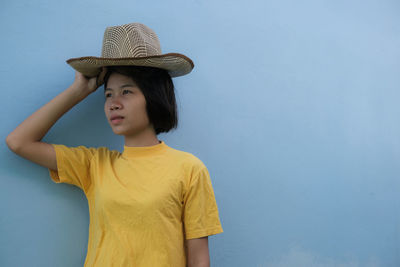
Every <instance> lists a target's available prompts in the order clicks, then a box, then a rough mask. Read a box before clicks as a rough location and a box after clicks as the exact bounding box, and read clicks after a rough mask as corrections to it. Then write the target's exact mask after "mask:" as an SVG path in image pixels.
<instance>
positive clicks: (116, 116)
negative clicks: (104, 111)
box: [110, 115, 124, 121]
mask: <svg viewBox="0 0 400 267" xmlns="http://www.w3.org/2000/svg"><path fill="white" fill-rule="evenodd" d="M123 118H124V117H122V116H118V115H114V116H111V119H110V120H112V121H113V120H115V119H123Z"/></svg>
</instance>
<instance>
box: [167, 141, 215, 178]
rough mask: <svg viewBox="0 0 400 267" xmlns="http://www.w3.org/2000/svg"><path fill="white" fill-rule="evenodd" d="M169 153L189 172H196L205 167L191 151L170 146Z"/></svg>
mask: <svg viewBox="0 0 400 267" xmlns="http://www.w3.org/2000/svg"><path fill="white" fill-rule="evenodd" d="M169 155H170V156H171V157H172V158H174V159H175V160H176V162H179V163H180V164H181V166H182V167H183V168H184V169H186V170H188V171H189V172H192V173H196V172H198V171H200V170H202V169H207V168H206V165H205V164H204V163H203V161H202V160H201V159H200V158H199V157H197V156H196V155H195V154H193V153H190V152H187V151H182V150H178V149H175V148H171V147H170V149H169Z"/></svg>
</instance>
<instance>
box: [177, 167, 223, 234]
mask: <svg viewBox="0 0 400 267" xmlns="http://www.w3.org/2000/svg"><path fill="white" fill-rule="evenodd" d="M183 222H184V228H185V236H186V239H192V238H200V237H204V236H209V235H214V234H218V233H222V232H223V229H222V226H221V222H220V219H219V213H218V207H217V203H216V200H215V195H214V190H213V187H212V184H211V179H210V175H209V173H208V170H207V168H206V167H203V168H201V169H200V170H199V171H198V172H197V173H196V174H195V175H194V176H193V177H192V179H191V181H190V184H189V186H188V188H187V190H186V192H185V194H184V209H183Z"/></svg>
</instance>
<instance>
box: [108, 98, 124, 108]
mask: <svg viewBox="0 0 400 267" xmlns="http://www.w3.org/2000/svg"><path fill="white" fill-rule="evenodd" d="M121 107H122V105H121V102H120V101H118V100H116V99H115V98H114V99H113V100H111V103H110V110H115V109H121Z"/></svg>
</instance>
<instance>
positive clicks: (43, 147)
mask: <svg viewBox="0 0 400 267" xmlns="http://www.w3.org/2000/svg"><path fill="white" fill-rule="evenodd" d="M105 71H106V70H105V69H103V71H102V73H101V74H100V75H99V77H94V78H90V79H87V78H86V77H85V76H83V75H82V74H81V73H79V72H76V73H75V80H74V82H73V84H72V85H71V86H70V87H68V88H67V89H66V90H65V91H63V92H61V93H60V94H59V95H57V96H56V97H55V98H53V99H52V100H51V101H50V102H48V103H46V104H45V105H44V106H42V107H41V108H39V109H38V110H37V111H36V112H34V113H33V114H32V115H30V116H29V117H28V118H27V119H25V120H24V121H23V122H22V123H21V124H20V125H18V127H17V128H16V129H15V130H14V131H12V132H11V133H10V134H9V135H8V136H7V138H6V143H7V146H8V147H9V148H10V149H11V150H12V151H13V152H14V153H16V154H18V155H19V156H21V157H24V158H26V159H28V160H31V161H33V162H35V163H38V164H40V165H42V166H45V167H47V168H50V169H53V170H57V162H56V155H55V151H54V148H53V147H52V145H51V144H47V143H44V142H41V141H40V140H42V138H43V137H44V136H45V135H46V133H47V132H48V131H49V130H50V128H51V127H52V126H53V125H54V124H55V123H56V122H57V120H58V119H59V118H60V117H61V116H63V115H64V114H65V113H66V112H67V111H69V110H70V109H71V108H72V107H73V106H75V105H76V104H78V103H79V102H80V101H82V100H83V99H84V98H85V97H87V96H88V95H89V94H91V93H92V92H94V91H95V90H96V89H97V88H98V87H99V86H100V85H101V84H103V78H104V74H105Z"/></svg>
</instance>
